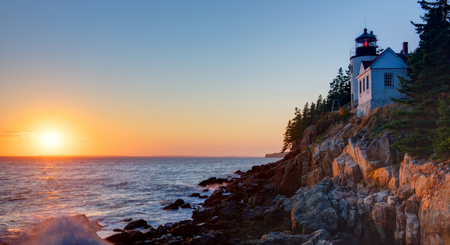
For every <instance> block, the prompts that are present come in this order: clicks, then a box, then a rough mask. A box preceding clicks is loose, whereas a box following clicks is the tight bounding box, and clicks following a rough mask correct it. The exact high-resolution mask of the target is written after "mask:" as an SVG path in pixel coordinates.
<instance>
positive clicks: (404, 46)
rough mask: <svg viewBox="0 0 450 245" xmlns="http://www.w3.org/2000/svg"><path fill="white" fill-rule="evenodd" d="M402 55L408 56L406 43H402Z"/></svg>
mask: <svg viewBox="0 0 450 245" xmlns="http://www.w3.org/2000/svg"><path fill="white" fill-rule="evenodd" d="M402 53H403V54H404V55H406V54H408V42H403V50H402Z"/></svg>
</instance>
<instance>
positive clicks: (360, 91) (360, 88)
mask: <svg viewBox="0 0 450 245" xmlns="http://www.w3.org/2000/svg"><path fill="white" fill-rule="evenodd" d="M359 93H362V87H361V81H359Z"/></svg>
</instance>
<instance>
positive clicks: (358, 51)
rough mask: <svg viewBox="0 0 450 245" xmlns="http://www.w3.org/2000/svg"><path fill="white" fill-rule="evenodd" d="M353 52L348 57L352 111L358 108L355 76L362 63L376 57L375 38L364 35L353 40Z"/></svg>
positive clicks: (371, 35)
mask: <svg viewBox="0 0 450 245" xmlns="http://www.w3.org/2000/svg"><path fill="white" fill-rule="evenodd" d="M355 46H356V47H355V52H354V53H352V54H351V55H352V56H351V57H350V76H351V81H350V86H351V101H352V109H354V108H356V107H357V106H358V80H357V79H356V76H357V75H358V74H359V69H360V67H361V62H362V61H372V60H373V59H375V58H376V57H377V38H376V37H375V36H374V35H373V34H371V33H367V29H364V33H363V34H361V35H360V36H359V37H357V38H356V39H355Z"/></svg>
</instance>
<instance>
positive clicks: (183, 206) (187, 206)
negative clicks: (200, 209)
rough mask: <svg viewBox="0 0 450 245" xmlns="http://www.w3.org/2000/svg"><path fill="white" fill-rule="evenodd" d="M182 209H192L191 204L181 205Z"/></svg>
mask: <svg viewBox="0 0 450 245" xmlns="http://www.w3.org/2000/svg"><path fill="white" fill-rule="evenodd" d="M180 208H191V204H190V203H185V204H183V205H181V206H180Z"/></svg>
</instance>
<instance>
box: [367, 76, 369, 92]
mask: <svg viewBox="0 0 450 245" xmlns="http://www.w3.org/2000/svg"><path fill="white" fill-rule="evenodd" d="M366 83H367V89H369V76H367V80H366Z"/></svg>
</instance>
